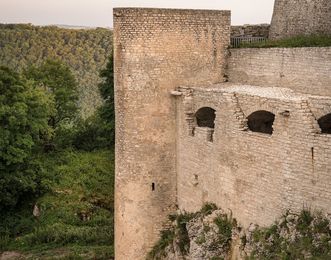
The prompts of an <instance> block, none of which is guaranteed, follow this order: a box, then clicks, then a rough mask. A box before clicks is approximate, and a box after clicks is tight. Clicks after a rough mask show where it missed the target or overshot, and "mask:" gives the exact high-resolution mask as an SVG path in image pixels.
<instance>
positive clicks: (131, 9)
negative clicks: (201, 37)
mask: <svg viewBox="0 0 331 260" xmlns="http://www.w3.org/2000/svg"><path fill="white" fill-rule="evenodd" d="M113 13H114V15H116V14H117V15H119V14H124V13H182V14H190V13H191V14H206V13H208V14H218V15H220V14H222V15H231V11H230V10H211V9H184V8H183V9H180V8H149V7H115V8H113Z"/></svg>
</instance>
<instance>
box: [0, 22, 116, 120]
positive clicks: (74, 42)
mask: <svg viewBox="0 0 331 260" xmlns="http://www.w3.org/2000/svg"><path fill="white" fill-rule="evenodd" d="M111 51H112V32H111V31H110V30H108V29H103V28H97V29H89V30H86V29H80V30H73V29H63V28H58V27H56V26H46V27H40V26H33V25H30V24H0V65H4V66H8V67H10V68H12V69H14V70H16V71H22V70H23V69H24V68H26V67H28V66H29V65H36V66H39V65H41V64H42V63H43V62H45V61H46V60H47V59H52V60H60V61H62V62H63V63H64V64H66V65H68V66H69V67H70V68H71V70H72V71H73V73H74V75H75V77H76V79H77V81H78V89H79V100H80V103H79V105H80V108H81V113H82V115H84V117H87V116H89V115H91V114H92V113H93V112H94V111H95V109H96V107H98V106H99V105H100V104H101V98H100V94H99V91H98V87H97V84H98V82H99V81H100V79H99V75H98V73H99V71H100V70H101V69H102V68H104V67H105V65H106V63H107V61H108V60H107V59H108V57H109V56H110V54H111Z"/></svg>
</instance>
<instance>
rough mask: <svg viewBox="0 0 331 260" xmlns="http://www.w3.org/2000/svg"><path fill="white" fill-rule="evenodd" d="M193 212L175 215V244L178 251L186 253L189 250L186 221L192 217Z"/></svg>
mask: <svg viewBox="0 0 331 260" xmlns="http://www.w3.org/2000/svg"><path fill="white" fill-rule="evenodd" d="M194 216H195V215H194V214H189V213H185V214H180V215H178V216H177V220H176V221H177V244H178V247H179V249H180V252H181V253H182V254H183V255H186V254H187V253H188V252H189V251H190V238H189V235H188V232H187V227H186V225H187V223H188V222H189V221H190V220H191V219H193V218H194Z"/></svg>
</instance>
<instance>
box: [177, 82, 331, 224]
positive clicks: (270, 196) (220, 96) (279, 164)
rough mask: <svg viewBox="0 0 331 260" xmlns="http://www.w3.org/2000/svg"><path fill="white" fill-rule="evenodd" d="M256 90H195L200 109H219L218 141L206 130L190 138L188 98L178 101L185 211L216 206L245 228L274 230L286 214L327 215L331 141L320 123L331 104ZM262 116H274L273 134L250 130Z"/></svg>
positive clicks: (181, 197) (180, 186) (181, 192)
mask: <svg viewBox="0 0 331 260" xmlns="http://www.w3.org/2000/svg"><path fill="white" fill-rule="evenodd" d="M240 88H242V89H245V88H246V86H240ZM255 92H256V94H252V93H244V92H241V93H239V92H237V93H236V92H228V91H219V90H215V89H213V90H210V91H206V90H203V89H195V90H194V91H193V94H191V95H192V100H191V102H192V106H193V110H194V111H198V109H200V108H201V107H206V106H207V107H211V108H213V109H215V110H216V120H215V128H214V134H213V138H212V142H211V141H210V139H209V138H206V137H207V135H208V131H206V129H203V128H201V127H196V128H195V130H194V135H193V136H192V135H190V134H189V131H188V127H189V125H188V123H187V120H186V115H185V113H186V112H185V106H186V105H185V95H184V96H183V97H181V98H178V99H177V102H178V114H177V116H178V118H179V119H180V120H179V124H178V135H179V137H178V140H179V144H178V204H179V207H180V209H181V210H185V211H197V210H199V209H200V208H201V206H202V205H203V204H204V203H206V202H214V203H216V204H217V205H218V206H220V207H222V208H223V209H228V210H229V213H232V214H233V216H234V217H235V218H237V220H238V221H239V222H240V223H242V224H243V225H245V226H248V225H249V224H250V223H257V224H259V225H270V224H271V223H272V222H273V221H274V220H275V219H276V218H277V217H279V216H280V215H281V214H282V213H283V212H284V211H285V210H287V209H293V210H298V211H300V210H301V209H302V208H303V207H310V208H311V209H315V208H317V209H323V210H324V211H326V212H328V211H329V210H330V208H331V202H330V200H329V198H330V196H331V190H330V187H331V175H330V172H331V164H330V158H331V135H327V134H321V133H320V129H319V127H318V124H317V121H316V118H318V117H320V116H321V115H322V114H326V113H330V112H331V98H330V97H312V98H307V97H304V96H300V95H298V96H297V97H295V96H294V97H292V96H291V95H292V94H291V93H290V92H289V91H288V90H283V89H281V90H280V89H278V90H277V88H276V89H271V88H270V89H267V88H260V87H257V88H256V90H255ZM264 92H268V94H267V95H264V94H263V93H264ZM258 110H266V111H270V112H272V113H274V114H275V121H274V124H273V134H272V135H268V134H262V133H257V132H252V131H250V130H248V129H247V127H246V128H245V127H243V126H245V124H247V123H246V121H245V119H246V117H247V116H249V115H250V114H251V113H253V112H254V111H258Z"/></svg>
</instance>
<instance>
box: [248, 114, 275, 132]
mask: <svg viewBox="0 0 331 260" xmlns="http://www.w3.org/2000/svg"><path fill="white" fill-rule="evenodd" d="M247 120H248V122H247V124H248V128H249V130H251V131H253V132H259V133H263V134H269V135H271V134H272V131H273V129H272V125H273V123H274V121H275V115H274V114H273V113H271V112H268V111H265V110H259V111H255V112H254V113H252V114H250V115H249V116H248V117H247Z"/></svg>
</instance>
